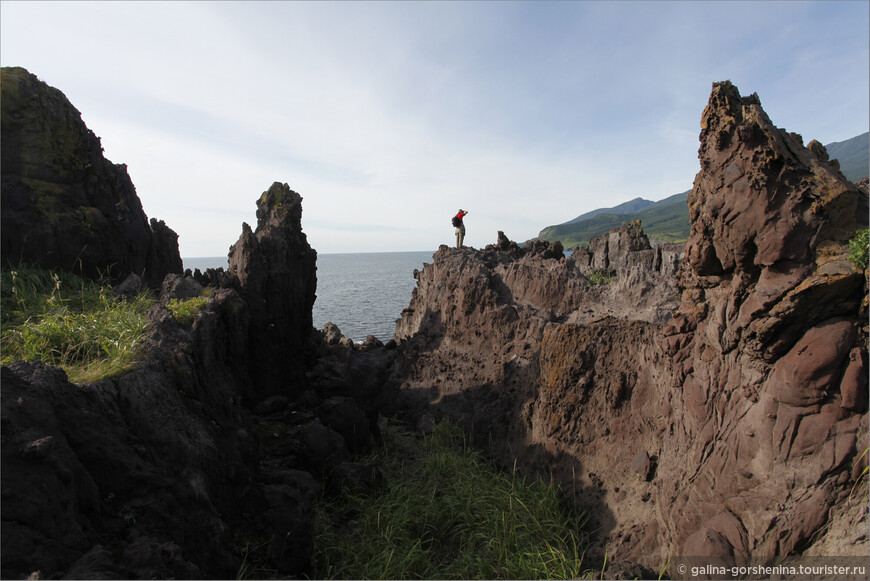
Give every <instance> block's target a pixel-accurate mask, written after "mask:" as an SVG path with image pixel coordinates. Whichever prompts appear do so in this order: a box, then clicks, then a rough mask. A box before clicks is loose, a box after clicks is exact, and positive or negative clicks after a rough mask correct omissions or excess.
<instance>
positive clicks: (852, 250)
mask: <svg viewBox="0 0 870 581" xmlns="http://www.w3.org/2000/svg"><path fill="white" fill-rule="evenodd" d="M868 232H870V230H868V229H867V228H862V229H859V230H858V231H857V232H855V237H854V238H852V239H851V240H849V260H851V261H852V264H854V265H855V266H857V267H858V268H860V269H862V270H863V269H865V268H867V254H868V252H870V249H868V244H870V238H868Z"/></svg>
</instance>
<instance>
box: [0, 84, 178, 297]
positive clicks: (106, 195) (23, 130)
mask: <svg viewBox="0 0 870 581" xmlns="http://www.w3.org/2000/svg"><path fill="white" fill-rule="evenodd" d="M0 75H2V83H0V88H2V97H0V109H2V116H0V136H2V141H3V147H2V150H0V153H2V160H0V168H2V190H0V196H2V206H3V211H2V214H0V220H2V229H0V255H2V256H0V262H2V264H3V266H4V267H5V266H16V265H18V264H28V265H35V266H39V267H41V268H46V269H52V268H59V269H61V270H64V271H68V272H74V273H76V274H83V275H84V276H86V277H89V278H94V279H96V278H103V277H107V278H109V279H111V280H113V281H114V282H115V283H119V282H121V281H122V280H124V278H126V277H127V276H128V275H129V274H131V273H132V274H136V275H138V276H140V277H141V278H142V279H143V281H144V282H145V283H146V284H147V285H149V286H151V287H152V288H159V287H160V284H161V283H162V281H163V277H164V276H165V275H166V274H168V273H177V274H181V272H182V263H181V256H180V255H179V253H178V235H177V234H176V233H175V232H174V231H172V229H171V228H169V227H168V226H167V225H166V224H165V223H164V222H163V221H161V220H156V219H154V218H151V220H150V223H149V220H148V217H147V216H146V215H145V212H144V211H143V209H142V203H141V201H140V200H139V197H138V196H137V195H136V189H135V188H134V187H133V183H132V181H131V180H130V176H129V174H128V173H127V167H126V166H125V165H123V164H113V163H112V162H110V161H109V160H107V159H105V158H104V157H103V149H102V147H101V145H100V138H99V137H97V136H96V135H94V133H93V132H92V131H90V130H89V129H88V128H87V127H86V126H85V123H84V122H83V121H82V118H81V113H79V111H78V110H76V108H75V107H73V105H72V104H71V103H70V102H69V101H68V100H67V98H66V97H65V96H64V94H63V93H61V92H60V91H59V90H57V89H55V88H53V87H50V86H48V85H47V84H45V83H44V82H42V81H40V80H39V79H37V78H36V76H35V75H32V74H31V73H29V72H28V71H27V70H25V69H23V68H20V67H3V69H2V71H0Z"/></svg>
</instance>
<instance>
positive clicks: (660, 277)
mask: <svg viewBox="0 0 870 581" xmlns="http://www.w3.org/2000/svg"><path fill="white" fill-rule="evenodd" d="M701 127H702V131H701V134H700V148H699V158H700V164H701V169H700V171H699V173H698V174H697V177H696V179H695V183H694V187H693V189H692V191H691V192H690V194H689V195H688V204H689V211H690V216H691V221H692V232H691V237H690V239H689V241H688V242H687V244H686V245H685V248H684V252H675V251H674V249H672V248H652V247H651V246H650V245H649V243H648V241H646V240H645V237H644V236H642V235H641V234H640V227H639V225H637V224H626V225H624V226H623V227H622V228H619V229H614V230H613V231H611V232H610V233H609V234H605V235H603V236H601V237H598V238H597V239H596V240H594V241H593V242H592V243H591V244H590V247H589V249H588V250H581V251H578V252H575V253H574V254H572V255H571V256H570V257H568V258H565V257H562V256H561V252H551V253H549V255H547V254H546V253H541V252H539V251H536V250H539V249H540V247H541V246H542V245H543V243H541V244H537V245H533V246H532V247H531V248H530V249H529V250H528V251H522V250H519V249H516V245H513V249H512V245H511V243H509V242H508V241H505V240H500V241H499V243H498V244H496V245H493V246H490V247H487V248H486V249H484V250H482V251H477V250H473V249H450V248H447V247H442V248H441V249H439V251H438V252H437V253H436V254H435V255H434V257H433V262H432V264H427V265H425V266H424V268H423V270H422V271H421V272H417V273H415V276H416V277H417V280H418V284H417V288H416V290H415V291H414V294H413V297H412V300H411V304H410V305H409V307H408V308H407V309H406V310H405V311H404V312H403V314H402V318H401V320H399V321H398V322H397V328H396V339H397V341H398V342H399V346H398V349H397V351H398V355H397V362H396V364H395V366H394V367H393V375H392V377H391V386H392V389H394V390H395V392H396V393H397V394H401V395H403V396H404V401H405V402H406V403H405V405H407V406H409V407H410V408H411V409H413V410H416V411H417V413H419V414H432V413H434V414H447V415H450V416H453V417H455V418H457V419H459V420H461V421H463V422H464V423H465V425H466V426H467V428H468V430H469V431H470V432H471V433H472V434H473V435H474V436H475V438H476V440H477V441H478V442H480V443H481V444H482V445H486V446H487V447H489V448H490V450H491V451H492V453H493V454H494V455H495V456H496V457H498V458H500V459H501V461H502V462H504V464H505V465H510V464H512V463H513V462H515V461H519V462H521V463H524V464H525V465H527V466H528V467H529V468H532V469H537V470H543V471H545V472H547V471H548V472H549V473H551V474H553V475H554V477H556V478H558V479H560V481H561V482H562V483H563V484H564V485H565V487H566V490H570V491H572V492H573V494H574V496H575V499H576V500H577V501H578V502H579V503H580V504H582V505H583V506H585V507H587V508H588V509H589V510H591V511H592V513H593V515H594V522H595V527H594V528H596V529H597V531H598V534H599V537H600V541H601V550H602V551H605V550H606V551H607V555H608V558H609V559H611V560H615V561H621V560H628V561H636V562H639V563H641V564H643V565H645V566H647V567H650V568H651V570H652V569H654V570H656V571H658V570H659V569H660V567H661V566H662V564H663V563H664V562H666V561H667V559H669V558H671V557H674V556H677V555H682V556H694V557H712V556H718V557H722V558H725V559H731V560H736V559H741V558H746V557H748V556H750V555H751V556H753V557H756V558H757V557H765V556H774V555H788V554H794V553H797V554H801V553H805V554H811V553H812V552H813V550H816V551H817V553H816V554H839V555H864V556H866V555H867V550H868V545H867V534H866V528H867V515H866V512H867V510H866V502H865V500H866V499H865V500H856V499H852V498H851V497H850V494H849V493H850V490H851V488H852V487H853V486H854V484H855V482H856V479H857V478H858V475H859V473H860V472H861V470H862V469H863V468H864V467H866V465H867V458H866V454H864V455H862V451H864V450H865V449H866V448H867V445H868V441H867V420H868V416H867V381H866V377H867V332H868V328H867V311H866V304H867V300H866V297H867V271H866V270H865V271H862V270H859V269H858V268H856V267H855V266H854V265H853V264H852V263H851V262H849V261H848V260H847V258H846V254H847V241H848V240H849V238H850V237H852V236H853V235H854V233H855V230H856V228H858V227H866V225H867V218H868V207H867V192H866V189H865V190H862V189H859V187H858V186H856V185H855V184H852V183H850V182H848V181H847V180H846V179H845V178H844V177H843V176H842V175H841V174H840V173H839V171H838V168H837V166H836V164H832V163H830V162H829V161H828V157H827V154H826V152H825V150H824V148H823V147H822V146H821V145H820V144H819V143H818V142H815V141H812V142H810V143H809V144H807V145H806V146H804V145H803V142H802V139H801V137H800V136H798V135H795V134H792V133H788V132H786V131H784V130H782V129H779V128H777V127H775V126H774V125H773V124H772V123H771V121H770V120H769V119H768V117H767V115H766V114H765V112H764V111H763V109H762V108H761V105H760V101H759V99H758V97H757V96H756V95H752V96H749V97H741V96H740V94H739V92H738V90H737V88H736V87H734V86H733V85H731V84H730V83H728V82H724V83H716V84H714V86H713V90H712V93H711V96H710V100H709V103H708V105H707V107H706V108H705V110H704V112H703V115H702V119H701ZM559 250H561V248H559ZM593 275H594V276H593ZM601 280H604V281H607V280H610V282H605V283H604V284H594V285H593V284H592V282H593V281H601ZM862 302H863V306H862ZM821 539H827V541H822V540H821ZM823 543H827V544H823ZM816 545H817V546H816ZM814 546H816V548H815V549H813V547H814ZM823 546H824V547H825V548H824V549H822V548H821V547H823ZM822 550H827V551H829V552H828V553H824V552H822V553H819V552H818V551H822Z"/></svg>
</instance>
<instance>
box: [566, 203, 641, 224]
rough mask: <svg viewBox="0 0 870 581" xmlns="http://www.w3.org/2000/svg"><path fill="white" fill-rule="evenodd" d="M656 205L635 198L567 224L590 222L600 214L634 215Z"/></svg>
mask: <svg viewBox="0 0 870 581" xmlns="http://www.w3.org/2000/svg"><path fill="white" fill-rule="evenodd" d="M653 204H655V202H651V201H649V200H644V199H643V198H635V199H633V200H629V201H628V202H625V203H624V204H619V205H618V206H614V207H612V208H599V209H597V210H592V211H591V212H586V213H585V214H581V215H580V216H577V217H576V218H574V219H573V220H568V221H567V222H565V224H576V223H577V222H583V221H584V220H589V219H590V218H594V217H595V216H597V215H599V214H634V213H635V212H640V211H641V210H643V209H645V208H648V207H650V206H651V205H653Z"/></svg>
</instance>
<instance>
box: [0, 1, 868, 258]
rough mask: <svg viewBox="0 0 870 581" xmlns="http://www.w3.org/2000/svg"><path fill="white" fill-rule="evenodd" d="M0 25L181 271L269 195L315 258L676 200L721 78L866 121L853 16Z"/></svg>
mask: <svg viewBox="0 0 870 581" xmlns="http://www.w3.org/2000/svg"><path fill="white" fill-rule="evenodd" d="M0 11H2V18H0V23H2V34H0V43H2V51H0V58H2V63H3V65H4V66H7V65H20V66H25V67H26V68H28V69H29V70H30V71H31V72H33V73H35V74H37V75H38V76H39V77H40V78H42V79H43V80H45V81H46V82H48V83H49V84H51V85H52V86H55V87H57V88H59V89H60V90H61V91H63V92H64V93H65V94H66V95H67V96H68V97H69V99H70V100H71V102H72V103H73V104H74V105H75V106H76V107H77V108H79V109H80V110H81V111H82V114H83V118H84V120H85V122H86V123H87V124H88V126H89V127H90V128H91V129H92V130H93V131H94V132H95V133H97V134H98V135H100V136H102V138H103V144H104V146H105V148H106V152H107V157H109V159H111V160H112V161H114V162H116V163H126V164H127V165H128V166H129V171H130V174H131V176H132V178H133V181H134V183H135V185H136V187H137V191H138V192H139V195H140V197H141V199H142V202H143V207H144V208H145V211H146V213H148V215H149V216H153V217H157V218H160V219H163V220H165V221H166V222H167V224H169V226H170V227H172V228H173V229H175V230H176V231H177V232H178V233H179V235H180V242H181V250H182V255H183V256H203V255H222V254H225V252H226V250H227V248H228V246H229V245H230V244H232V243H233V242H235V240H236V239H237V237H238V235H239V232H240V230H241V222H242V221H247V222H248V223H253V222H255V216H254V211H255V206H254V202H255V200H256V199H257V197H258V196H259V194H260V193H261V192H262V191H264V190H265V189H267V188H268V187H269V185H271V183H272V182H273V181H281V182H287V183H288V184H289V185H290V186H291V187H292V188H293V189H295V190H297V191H298V192H299V193H300V194H302V196H303V198H304V201H303V207H304V213H303V226H304V228H305V232H306V234H307V235H308V238H309V241H310V242H311V244H312V246H314V247H315V248H316V249H317V250H318V251H320V252H340V251H377V250H428V249H434V248H435V247H437V245H438V244H440V243H450V242H451V239H452V229H451V227H450V226H449V224H448V219H449V217H450V216H451V215H452V214H453V213H455V211H456V209H457V208H459V207H460V206H461V207H463V208H466V209H469V210H471V214H470V215H469V217H468V219H467V222H468V230H469V232H468V236H467V242H468V243H470V244H472V245H474V246H483V245H485V244H487V243H491V242H494V241H495V233H496V230H504V231H505V233H506V234H507V235H508V236H510V237H511V238H514V239H517V240H524V239H526V238H529V237H532V236H535V235H536V234H537V233H538V231H539V230H540V229H541V228H543V227H545V226H547V225H550V224H553V223H558V222H562V221H565V220H568V219H570V218H573V217H574V216H576V215H579V214H581V213H583V212H586V211H589V210H592V209H595V208H598V207H603V206H611V205H615V204H618V203H621V202H623V201H626V200H628V199H631V198H633V197H636V196H643V197H646V198H649V199H661V198H663V197H665V196H668V195H671V194H673V193H676V192H679V191H683V190H685V189H688V188H689V187H690V186H691V183H692V180H693V178H694V175H695V173H696V172H697V169H698V166H697V157H696V155H697V135H698V131H699V128H698V119H699V118H700V114H701V111H702V110H703V108H704V105H705V104H706V99H707V96H708V94H709V90H710V85H711V83H712V82H713V81H718V80H724V79H731V80H732V81H734V82H735V84H737V85H738V87H739V88H740V89H741V91H743V92H744V93H747V94H748V93H751V92H758V93H759V95H760V96H761V98H762V103H763V104H764V105H765V108H766V110H767V111H768V114H769V115H770V116H771V118H772V119H773V121H774V123H776V124H777V125H779V126H784V127H786V128H788V129H789V130H793V131H798V132H807V133H806V134H805V137H806V138H807V139H810V138H817V139H820V140H822V141H830V140H842V139H846V138H848V137H851V136H853V135H856V134H858V133H860V132H862V131H866V130H867V123H868V122H867V109H868V107H867V104H868V89H867V85H868V73H867V69H868V53H867V43H868V40H867V37H868V32H867V29H866V14H867V6H866V5H864V4H862V3H845V4H844V3H832V2H823V3H802V2H798V3H792V2H778V3H772V4H769V3H766V2H759V3H755V2H738V3H724V2H720V3H706V2H702V3H694V2H677V3H652V2H648V3H637V2H628V3H619V2H600V3H599V2H568V3H566V2H557V3H540V2H531V3H525V2H506V3H496V2H483V3H463V2H459V3H456V2H432V3H416V2H414V3H407V2H395V3H394V2H387V3H363V2H350V3H348V2H335V3H323V2H316V3H308V2H88V3H74V2H60V3H44V2H42V3H30V2H23V3H17V2H9V1H4V2H2V3H0ZM862 16H864V17H865V18H863V19H862V18H861V17H862ZM859 21H860V23H859ZM844 54H848V55H850V58H843V55H844ZM762 55H763V56H762ZM852 126H854V131H853V132H851V133H850V131H852V129H850V128H851V127H852ZM810 131H812V132H818V134H814V133H810Z"/></svg>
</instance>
